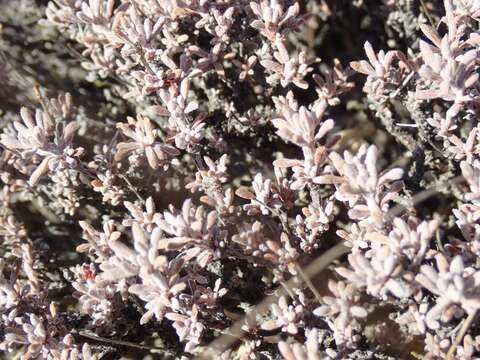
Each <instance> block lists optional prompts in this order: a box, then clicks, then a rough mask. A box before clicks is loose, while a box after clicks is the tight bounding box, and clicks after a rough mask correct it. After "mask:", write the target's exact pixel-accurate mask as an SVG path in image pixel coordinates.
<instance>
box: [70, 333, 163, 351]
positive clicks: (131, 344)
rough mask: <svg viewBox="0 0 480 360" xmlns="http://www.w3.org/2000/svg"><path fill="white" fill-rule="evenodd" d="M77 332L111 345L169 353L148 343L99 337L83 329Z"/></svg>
mask: <svg viewBox="0 0 480 360" xmlns="http://www.w3.org/2000/svg"><path fill="white" fill-rule="evenodd" d="M77 334H78V335H79V336H82V337H84V338H87V339H91V340H95V341H98V342H103V343H105V344H111V345H117V346H127V347H131V348H136V349H142V350H149V351H158V352H163V353H170V352H169V351H168V350H165V349H162V348H157V347H154V346H148V345H141V344H137V343H134V342H130V341H125V340H115V339H108V338H104V337H101V336H98V335H93V334H89V333H87V332H84V331H80V332H78V333H77Z"/></svg>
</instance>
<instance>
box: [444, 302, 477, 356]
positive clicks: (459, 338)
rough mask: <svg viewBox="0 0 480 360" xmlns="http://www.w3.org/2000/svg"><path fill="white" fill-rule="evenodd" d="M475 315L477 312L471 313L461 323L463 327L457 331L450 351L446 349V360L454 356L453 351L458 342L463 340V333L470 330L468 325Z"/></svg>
mask: <svg viewBox="0 0 480 360" xmlns="http://www.w3.org/2000/svg"><path fill="white" fill-rule="evenodd" d="M476 315H477V310H475V311H472V312H471V313H470V314H468V316H467V318H466V319H465V321H464V322H463V325H462V327H461V328H460V330H459V331H458V333H457V336H455V340H454V341H453V343H452V346H450V349H448V353H447V359H448V360H450V359H453V356H454V354H455V350H456V349H457V346H458V344H460V342H461V341H462V340H463V337H464V336H465V333H466V332H467V331H468V329H469V328H470V325H471V324H472V322H473V320H474V319H475V316H476Z"/></svg>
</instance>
